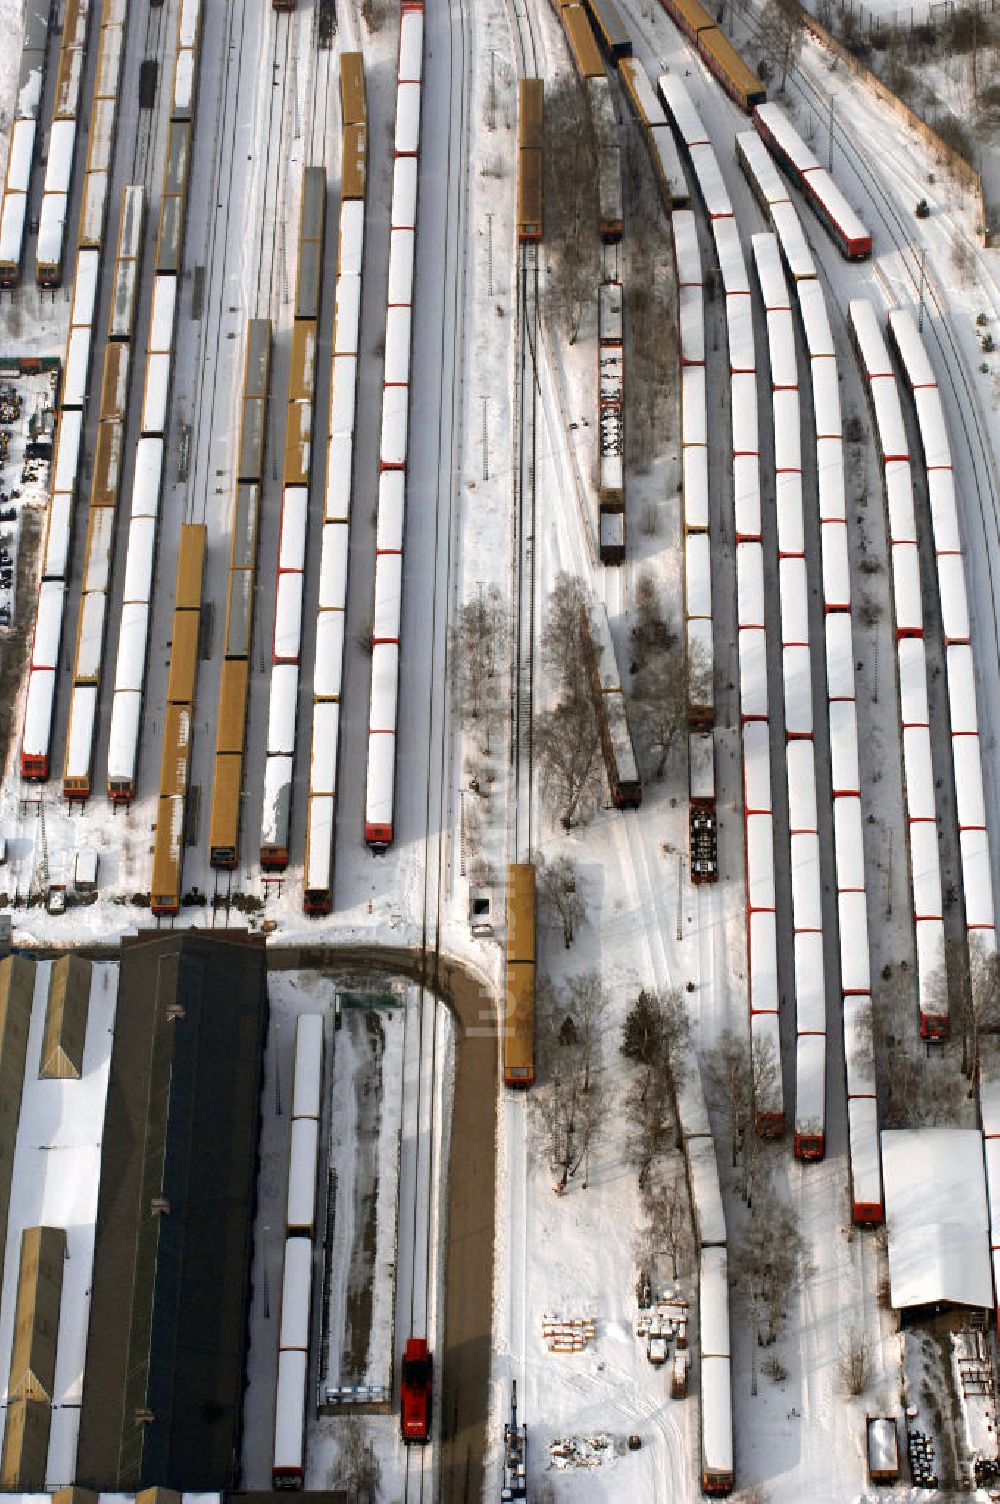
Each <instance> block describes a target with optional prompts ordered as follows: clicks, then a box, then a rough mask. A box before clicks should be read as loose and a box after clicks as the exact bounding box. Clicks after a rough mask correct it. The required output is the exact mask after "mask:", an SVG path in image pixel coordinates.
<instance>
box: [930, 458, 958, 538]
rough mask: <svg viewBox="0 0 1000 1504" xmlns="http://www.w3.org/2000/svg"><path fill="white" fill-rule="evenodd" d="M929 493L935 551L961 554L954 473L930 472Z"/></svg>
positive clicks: (948, 471)
mask: <svg viewBox="0 0 1000 1504" xmlns="http://www.w3.org/2000/svg"><path fill="white" fill-rule="evenodd" d="M927 491H928V495H929V498H930V504H931V526H932V528H933V531H934V547H935V549H936V550H937V552H938V553H939V554H957V553H961V551H962V539H961V534H960V533H959V530H958V508H957V507H956V505H955V476H954V473H953V472H952V471H951V470H928V472H927Z"/></svg>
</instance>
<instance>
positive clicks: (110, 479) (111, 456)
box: [90, 418, 125, 507]
mask: <svg viewBox="0 0 1000 1504" xmlns="http://www.w3.org/2000/svg"><path fill="white" fill-rule="evenodd" d="M124 440H125V425H124V423H123V422H122V421H121V419H119V418H112V419H110V420H109V421H108V422H107V423H99V424H98V425H97V445H96V447H95V449H94V475H93V479H92V481H91V484H90V505H91V506H92V507H113V506H117V504H118V488H119V486H120V485H121V471H122V448H123V445H124Z"/></svg>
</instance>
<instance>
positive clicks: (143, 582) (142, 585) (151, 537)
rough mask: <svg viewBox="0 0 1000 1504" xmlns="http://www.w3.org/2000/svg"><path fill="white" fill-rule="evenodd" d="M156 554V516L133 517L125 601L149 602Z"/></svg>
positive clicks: (126, 563) (130, 530) (130, 525)
mask: <svg viewBox="0 0 1000 1504" xmlns="http://www.w3.org/2000/svg"><path fill="white" fill-rule="evenodd" d="M155 554H156V518H155V517H133V518H132V521H131V522H130V523H129V529H128V551H127V553H126V555H125V581H124V584H123V585H122V600H123V601H142V602H143V603H144V604H145V605H148V604H149V600H150V595H151V593H152V585H153V559H154V557H155Z"/></svg>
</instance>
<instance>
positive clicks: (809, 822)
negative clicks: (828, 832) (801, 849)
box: [785, 736, 816, 832]
mask: <svg viewBox="0 0 1000 1504" xmlns="http://www.w3.org/2000/svg"><path fill="white" fill-rule="evenodd" d="M785 767H786V773H787V782H788V829H789V831H790V832H795V831H800V830H813V831H814V830H815V829H816V758H815V749H814V747H813V743H812V738H811V737H808V736H803V737H797V738H796V739H795V740H794V741H791V742H789V743H788V746H787V747H786V749H785Z"/></svg>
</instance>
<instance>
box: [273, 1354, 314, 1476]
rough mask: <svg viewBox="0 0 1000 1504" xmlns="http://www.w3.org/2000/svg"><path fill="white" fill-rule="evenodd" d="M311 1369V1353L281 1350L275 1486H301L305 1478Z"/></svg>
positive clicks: (277, 1400) (276, 1399) (274, 1459)
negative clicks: (308, 1381) (307, 1383)
mask: <svg viewBox="0 0 1000 1504" xmlns="http://www.w3.org/2000/svg"><path fill="white" fill-rule="evenodd" d="M308 1370H309V1355H308V1353H306V1352H302V1351H300V1350H299V1349H296V1348H288V1349H286V1350H285V1351H283V1352H279V1354H278V1382H277V1389H276V1392H275V1399H274V1452H273V1456H272V1461H271V1483H272V1486H273V1487H274V1488H275V1489H292V1488H295V1489H300V1488H301V1487H302V1484H303V1480H304V1477H305V1431H306V1380H307V1376H308Z"/></svg>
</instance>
